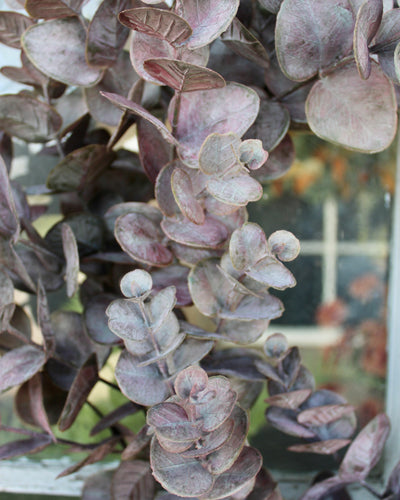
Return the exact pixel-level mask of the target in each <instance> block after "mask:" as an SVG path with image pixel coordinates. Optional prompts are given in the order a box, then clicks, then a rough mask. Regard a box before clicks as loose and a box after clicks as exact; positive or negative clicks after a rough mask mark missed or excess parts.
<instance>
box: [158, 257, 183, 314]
mask: <svg viewBox="0 0 400 500" xmlns="http://www.w3.org/2000/svg"><path fill="white" fill-rule="evenodd" d="M188 274H189V269H188V268H187V267H185V266H180V265H179V264H176V265H171V266H168V267H165V268H161V269H157V270H156V271H153V272H152V278H153V290H154V291H155V292H158V291H160V290H161V289H162V288H165V287H166V286H168V285H173V286H174V287H175V289H176V306H177V307H182V306H188V305H191V304H192V297H191V296H190V292H189V289H188V284H187V277H188Z"/></svg>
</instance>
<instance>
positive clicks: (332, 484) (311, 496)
mask: <svg viewBox="0 0 400 500" xmlns="http://www.w3.org/2000/svg"><path fill="white" fill-rule="evenodd" d="M355 482H357V478H356V477H355V476H348V475H346V476H342V475H341V476H333V477H330V478H329V479H325V481H321V482H319V483H316V484H314V486H312V487H311V488H310V489H309V490H307V491H306V493H305V494H304V495H303V496H302V497H301V500H323V499H324V498H326V497H327V495H329V494H331V493H334V492H335V491H337V490H339V489H342V488H343V486H346V485H348V484H351V483H355Z"/></svg>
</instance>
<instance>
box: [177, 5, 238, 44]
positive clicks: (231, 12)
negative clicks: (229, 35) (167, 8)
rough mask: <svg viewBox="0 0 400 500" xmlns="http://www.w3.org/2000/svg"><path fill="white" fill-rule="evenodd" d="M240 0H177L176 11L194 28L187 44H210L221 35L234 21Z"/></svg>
mask: <svg viewBox="0 0 400 500" xmlns="http://www.w3.org/2000/svg"><path fill="white" fill-rule="evenodd" d="M238 7H239V0H220V1H216V0H205V1H203V2H201V3H199V2H198V1H197V0H185V1H183V0H177V2H176V4H175V12H176V13H177V14H178V15H180V16H181V17H183V19H185V20H186V21H187V22H188V23H189V25H190V26H191V28H192V30H193V34H192V36H191V37H190V38H189V39H188V40H187V42H186V44H187V46H188V47H189V48H190V49H196V48H199V47H202V46H204V45H208V44H209V43H211V42H212V41H213V40H215V39H216V38H218V37H219V35H221V33H223V32H224V31H225V30H226V29H227V28H228V26H229V25H230V24H231V22H232V21H233V19H234V17H235V16H236V12H237V10H238Z"/></svg>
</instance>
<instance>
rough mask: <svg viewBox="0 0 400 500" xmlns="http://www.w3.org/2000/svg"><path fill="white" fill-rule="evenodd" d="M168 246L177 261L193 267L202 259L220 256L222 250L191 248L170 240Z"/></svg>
mask: <svg viewBox="0 0 400 500" xmlns="http://www.w3.org/2000/svg"><path fill="white" fill-rule="evenodd" d="M170 248H171V250H172V252H173V253H174V255H175V257H176V258H177V259H178V260H179V262H180V263H181V264H182V265H184V266H188V267H193V266H194V265H196V264H197V263H198V262H200V261H201V260H203V259H210V258H213V257H221V255H222V253H223V250H221V249H218V250H212V249H209V248H193V247H189V246H187V245H181V244H179V243H176V242H175V241H171V243H170Z"/></svg>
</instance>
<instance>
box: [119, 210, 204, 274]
mask: <svg viewBox="0 0 400 500" xmlns="http://www.w3.org/2000/svg"><path fill="white" fill-rule="evenodd" d="M193 225H194V226H195V227H197V226H196V225H195V224H193ZM115 237H116V239H117V241H118V243H119V244H120V245H121V248H122V249H123V250H124V251H125V252H126V253H127V254H128V255H130V256H131V257H132V258H133V259H135V260H138V261H140V262H144V263H145V264H150V265H153V266H158V267H162V266H167V265H168V264H170V263H171V261H172V254H171V252H170V251H169V250H168V248H167V247H165V246H164V245H163V244H162V243H161V241H162V238H163V234H162V233H161V231H160V228H159V227H158V226H157V225H156V224H155V223H154V222H153V221H152V220H150V219H149V218H147V217H146V216H145V215H141V214H137V213H128V214H126V215H121V216H120V217H118V219H117V220H116V223H115Z"/></svg>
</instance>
